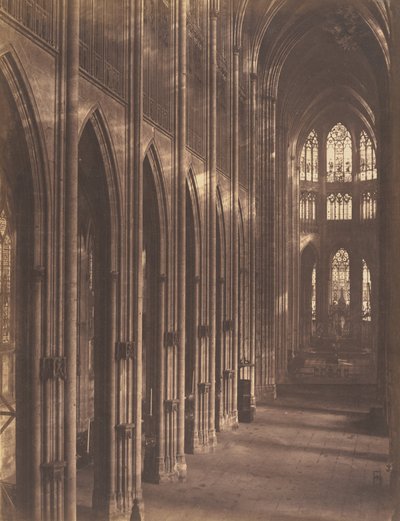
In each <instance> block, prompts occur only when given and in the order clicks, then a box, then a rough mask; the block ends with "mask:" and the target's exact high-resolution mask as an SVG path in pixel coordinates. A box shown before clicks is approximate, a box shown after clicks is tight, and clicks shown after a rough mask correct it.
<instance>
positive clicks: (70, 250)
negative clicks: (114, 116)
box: [64, 0, 79, 521]
mask: <svg viewBox="0 0 400 521" xmlns="http://www.w3.org/2000/svg"><path fill="white" fill-rule="evenodd" d="M66 31H67V32H66V125H65V162H66V163H65V257H64V258H65V321H64V350H65V356H66V359H67V381H66V384H65V418H66V425H65V443H64V446H65V459H66V473H65V519H66V521H76V369H77V367H76V337H77V320H78V317H77V297H78V264H77V253H78V252H77V247H78V95H79V91H78V89H79V87H78V83H79V1H78V0H69V1H68V2H67V25H66Z"/></svg>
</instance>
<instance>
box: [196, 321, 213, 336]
mask: <svg viewBox="0 0 400 521" xmlns="http://www.w3.org/2000/svg"><path fill="white" fill-rule="evenodd" d="M198 335H199V338H208V337H209V336H210V328H209V327H208V325H207V324H199V327H198Z"/></svg>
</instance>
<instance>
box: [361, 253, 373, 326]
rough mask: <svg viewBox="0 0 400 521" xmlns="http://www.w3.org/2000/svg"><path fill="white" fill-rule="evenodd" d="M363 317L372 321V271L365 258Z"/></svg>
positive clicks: (363, 262) (363, 265)
mask: <svg viewBox="0 0 400 521" xmlns="http://www.w3.org/2000/svg"><path fill="white" fill-rule="evenodd" d="M362 319H363V320H364V321H365V322H371V272H370V270H369V268H368V264H367V263H366V262H365V260H364V259H363V261H362Z"/></svg>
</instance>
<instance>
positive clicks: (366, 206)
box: [361, 192, 377, 220]
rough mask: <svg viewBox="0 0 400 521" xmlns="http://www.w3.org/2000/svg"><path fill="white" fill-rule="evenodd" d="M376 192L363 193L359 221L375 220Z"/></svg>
mask: <svg viewBox="0 0 400 521" xmlns="http://www.w3.org/2000/svg"><path fill="white" fill-rule="evenodd" d="M376 200H377V193H376V192H364V193H363V194H362V200H361V219H363V220H369V219H375V218H376Z"/></svg>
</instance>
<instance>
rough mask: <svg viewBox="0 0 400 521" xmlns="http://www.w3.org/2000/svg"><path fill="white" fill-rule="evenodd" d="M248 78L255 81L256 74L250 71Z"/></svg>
mask: <svg viewBox="0 0 400 521" xmlns="http://www.w3.org/2000/svg"><path fill="white" fill-rule="evenodd" d="M250 80H251V81H252V82H253V83H255V82H256V81H257V74H256V73H255V72H251V73H250Z"/></svg>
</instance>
